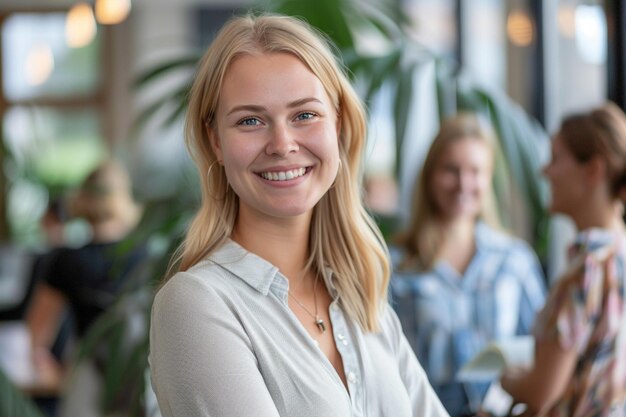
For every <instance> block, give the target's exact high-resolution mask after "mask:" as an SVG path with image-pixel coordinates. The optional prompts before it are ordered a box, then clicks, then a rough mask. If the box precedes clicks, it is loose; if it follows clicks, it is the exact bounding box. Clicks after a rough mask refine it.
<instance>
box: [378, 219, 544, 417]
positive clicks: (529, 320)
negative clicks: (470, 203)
mask: <svg viewBox="0 0 626 417" xmlns="http://www.w3.org/2000/svg"><path fill="white" fill-rule="evenodd" d="M475 239H476V254H475V255H474V257H473V258H472V260H471V261H470V264H469V265H468V267H467V269H466V270H465V273H464V274H463V275H462V276H461V275H460V274H459V273H458V272H457V271H456V270H455V269H454V268H453V267H451V266H450V265H449V264H448V263H446V262H445V261H438V262H437V263H436V264H435V266H434V267H433V269H432V270H429V271H416V270H401V271H399V270H398V268H396V267H395V266H397V265H398V264H399V263H400V262H401V261H402V259H403V253H402V252H401V251H400V250H398V249H397V248H392V250H391V253H392V262H393V264H394V273H393V275H392V279H391V288H390V289H391V297H392V300H393V305H394V308H395V309H396V311H397V313H398V316H399V318H400V322H401V323H402V328H403V330H404V333H405V335H406V336H407V339H408V340H409V343H410V344H411V346H412V347H413V350H414V351H415V353H416V354H417V357H418V359H419V361H420V363H421V364H422V366H423V367H424V369H425V370H426V373H427V375H428V378H429V379H430V382H431V384H432V385H433V387H434V388H435V391H436V392H437V394H438V395H439V398H440V399H441V400H442V402H443V404H444V406H445V407H446V408H447V409H448V412H450V415H451V416H455V415H457V416H458V415H461V414H463V413H467V412H470V411H476V410H477V409H478V407H479V406H480V403H481V401H482V398H483V395H484V394H485V391H486V388H487V386H486V385H485V384H461V383H458V382H456V381H455V375H456V373H457V372H458V370H459V369H460V368H461V367H462V366H463V365H464V364H465V363H466V362H467V361H469V360H470V359H471V358H472V357H474V355H476V354H477V353H478V352H479V351H480V350H481V349H482V348H483V347H484V346H485V345H486V344H487V343H488V342H489V341H490V340H494V339H498V338H504V337H507V336H513V335H520V334H528V333H530V332H531V329H532V325H533V322H534V319H535V314H536V313H537V311H538V310H539V309H541V308H542V307H543V304H544V301H545V281H544V278H543V273H542V270H541V267H540V264H539V262H538V260H537V257H536V255H535V254H534V252H533V251H532V250H531V249H530V247H529V246H528V245H527V244H526V243H525V242H523V241H522V240H520V239H516V238H513V237H511V236H508V235H506V234H504V233H501V232H498V231H496V230H494V229H492V228H490V227H488V226H487V225H485V224H484V223H481V222H479V223H478V224H477V227H476V231H475Z"/></svg>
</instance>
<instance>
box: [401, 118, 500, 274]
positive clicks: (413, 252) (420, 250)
mask: <svg viewBox="0 0 626 417" xmlns="http://www.w3.org/2000/svg"><path fill="white" fill-rule="evenodd" d="M462 140H474V141H478V142H480V143H484V144H485V145H486V146H487V148H488V149H490V151H491V155H492V165H493V160H494V159H495V138H494V134H493V132H492V130H491V129H490V128H489V127H488V126H487V125H486V124H485V122H483V121H481V120H480V119H479V118H478V117H477V116H476V115H474V114H472V113H459V114H457V115H456V116H453V117H451V118H449V119H447V120H445V121H443V123H442V125H441V127H440V129H439V133H438V134H437V136H436V137H435V139H434V140H433V143H432V144H431V146H430V149H429V150H428V154H427V155H426V159H425V160H424V165H423V167H422V170H421V173H420V175H419V178H418V180H417V181H416V182H415V186H414V191H413V196H412V201H411V206H412V210H411V218H410V220H409V225H408V227H407V228H406V230H405V231H404V232H403V233H402V234H401V235H399V236H398V237H397V238H396V242H397V243H398V245H399V246H401V247H403V248H404V250H405V253H406V258H405V260H404V262H403V263H402V265H401V266H409V265H411V266H414V265H415V264H417V265H418V266H419V268H421V269H425V270H426V269H431V268H432V267H433V265H434V263H435V260H436V257H437V254H438V253H439V250H440V248H441V246H442V244H443V234H442V232H441V228H440V227H441V224H440V221H439V216H438V212H437V206H436V204H435V202H434V199H433V195H432V191H431V189H430V188H431V185H430V184H431V182H432V178H433V173H434V171H435V168H436V167H437V164H438V163H439V160H440V159H441V156H442V155H443V153H444V152H445V151H446V150H447V149H448V148H449V147H450V146H451V145H453V144H455V143H458V142H460V141H462ZM478 219H481V220H483V221H484V222H485V223H487V224H489V225H490V226H492V227H495V228H500V220H499V218H498V211H497V208H496V200H495V195H494V192H493V187H490V188H489V190H488V191H487V194H486V195H485V197H484V199H483V206H482V208H481V212H480V213H479V215H478Z"/></svg>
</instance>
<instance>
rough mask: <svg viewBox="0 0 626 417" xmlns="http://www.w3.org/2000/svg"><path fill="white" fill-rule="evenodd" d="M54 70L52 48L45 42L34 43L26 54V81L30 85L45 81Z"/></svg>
mask: <svg viewBox="0 0 626 417" xmlns="http://www.w3.org/2000/svg"><path fill="white" fill-rule="evenodd" d="M53 70H54V57H53V56H52V49H50V46H49V45H47V44H38V45H34V46H33V48H32V49H31V50H30V51H29V52H28V55H27V56H26V81H27V82H28V84H30V85H34V86H36V85H41V84H43V83H45V82H46V81H47V80H48V78H50V75H51V74H52V71H53Z"/></svg>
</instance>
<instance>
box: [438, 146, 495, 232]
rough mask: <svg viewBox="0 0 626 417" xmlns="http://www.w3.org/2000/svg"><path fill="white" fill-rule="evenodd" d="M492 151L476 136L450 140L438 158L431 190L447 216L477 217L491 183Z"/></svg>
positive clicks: (442, 216)
mask: <svg viewBox="0 0 626 417" xmlns="http://www.w3.org/2000/svg"><path fill="white" fill-rule="evenodd" d="M492 159H493V156H492V151H491V149H490V148H489V146H488V145H487V144H485V143H483V142H481V141H479V140H478V139H476V138H472V137H467V138H463V139H460V140H457V141H454V142H451V143H450V144H449V145H448V146H447V147H446V148H445V149H444V150H443V153H442V154H441V155H440V157H439V160H438V161H436V162H435V166H434V168H433V172H432V174H431V179H430V184H429V186H430V192H431V197H432V200H433V203H434V205H435V209H436V210H437V213H438V214H439V216H440V217H441V218H443V219H445V220H455V219H459V218H471V219H475V218H476V217H477V216H478V215H479V214H480V212H481V210H482V207H483V202H484V199H485V197H486V195H487V194H488V192H489V189H490V187H491V176H492V170H493V168H492V164H493V162H492Z"/></svg>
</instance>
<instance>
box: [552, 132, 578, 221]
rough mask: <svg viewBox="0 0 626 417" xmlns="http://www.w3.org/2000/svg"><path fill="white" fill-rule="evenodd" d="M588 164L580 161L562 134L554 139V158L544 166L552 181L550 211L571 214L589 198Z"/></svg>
mask: <svg viewBox="0 0 626 417" xmlns="http://www.w3.org/2000/svg"><path fill="white" fill-rule="evenodd" d="M585 167H586V165H585V164H584V163H581V162H579V161H578V160H577V159H576V158H575V157H574V154H573V153H572V152H571V151H570V150H569V148H568V147H567V145H566V144H565V142H564V141H563V139H562V138H561V136H560V135H556V136H555V137H554V139H553V140H552V159H551V160H550V162H549V163H548V165H546V166H545V167H544V168H543V174H544V175H545V177H546V178H547V179H548V181H549V182H550V189H551V195H552V200H551V202H550V211H551V212H553V213H563V214H567V215H571V214H572V212H573V211H574V210H575V209H576V208H577V207H580V206H581V205H583V203H584V201H585V200H586V199H587V198H588V195H589V189H588V186H587V171H586V169H585Z"/></svg>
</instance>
